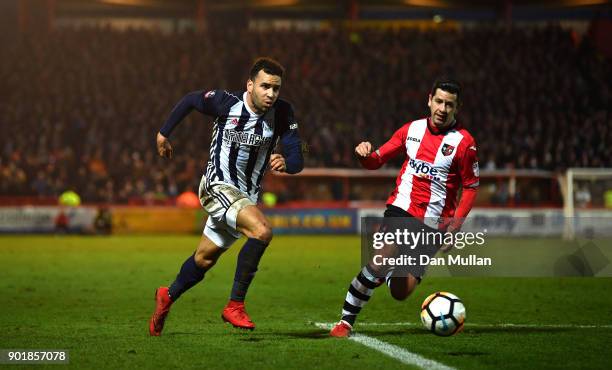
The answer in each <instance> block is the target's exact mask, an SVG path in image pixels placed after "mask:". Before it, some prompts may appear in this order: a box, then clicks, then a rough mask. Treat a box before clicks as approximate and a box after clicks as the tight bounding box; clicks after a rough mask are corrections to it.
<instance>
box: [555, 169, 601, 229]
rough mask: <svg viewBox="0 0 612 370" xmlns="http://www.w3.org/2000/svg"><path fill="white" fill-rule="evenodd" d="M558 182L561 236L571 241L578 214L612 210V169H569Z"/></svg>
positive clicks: (559, 177)
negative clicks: (563, 224) (562, 219)
mask: <svg viewBox="0 0 612 370" xmlns="http://www.w3.org/2000/svg"><path fill="white" fill-rule="evenodd" d="M558 181H559V187H560V189H561V195H562V197H563V215H564V217H565V227H564V233H563V236H564V238H565V239H568V240H573V239H575V237H576V217H577V216H578V212H584V211H589V210H591V211H597V210H602V209H612V168H569V169H568V170H567V171H566V172H565V173H564V174H561V175H559V176H558ZM610 224H611V225H612V219H611V222H610Z"/></svg>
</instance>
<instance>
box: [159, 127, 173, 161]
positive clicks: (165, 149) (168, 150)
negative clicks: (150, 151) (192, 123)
mask: <svg viewBox="0 0 612 370" xmlns="http://www.w3.org/2000/svg"><path fill="white" fill-rule="evenodd" d="M157 153H159V155H160V156H162V157H165V158H172V145H170V140H168V138H166V137H165V136H164V135H162V134H161V133H159V132H158V133H157Z"/></svg>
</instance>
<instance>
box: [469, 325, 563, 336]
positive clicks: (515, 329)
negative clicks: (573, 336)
mask: <svg viewBox="0 0 612 370" xmlns="http://www.w3.org/2000/svg"><path fill="white" fill-rule="evenodd" d="M572 330H573V329H572V328H524V327H523V328H521V327H511V326H510V327H490V328H466V329H465V330H464V331H463V332H464V333H465V334H468V335H470V334H488V333H517V334H537V333H563V332H568V331H572Z"/></svg>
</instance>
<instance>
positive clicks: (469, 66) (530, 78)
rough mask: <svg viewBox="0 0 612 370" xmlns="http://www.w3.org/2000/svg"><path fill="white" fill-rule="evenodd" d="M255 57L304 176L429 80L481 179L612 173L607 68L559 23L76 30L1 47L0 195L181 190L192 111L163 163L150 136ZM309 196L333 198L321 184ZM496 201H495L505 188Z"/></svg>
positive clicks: (340, 159)
mask: <svg viewBox="0 0 612 370" xmlns="http://www.w3.org/2000/svg"><path fill="white" fill-rule="evenodd" d="M227 45H232V47H231V48H228V47H227ZM220 50H222V51H223V52H220ZM259 55H270V56H272V57H274V58H276V59H278V60H279V61H281V62H282V63H283V64H284V65H285V66H286V67H287V74H286V77H285V78H284V80H283V89H282V91H281V95H282V96H283V97H284V98H286V99H287V100H289V101H291V102H292V103H293V104H294V107H295V110H296V117H297V119H298V122H299V123H300V130H301V134H302V137H303V138H304V140H305V141H306V142H307V143H308V145H309V154H308V156H307V157H306V165H307V166H309V167H321V166H324V167H358V163H357V161H355V159H354V157H353V148H354V146H355V145H356V144H357V143H358V142H360V141H362V140H363V139H366V138H367V139H369V140H370V141H372V142H373V143H374V145H380V144H382V143H383V142H384V141H385V140H386V139H388V138H389V137H390V136H391V135H392V133H393V132H394V131H395V130H396V129H398V128H399V127H400V126H401V125H402V124H403V123H405V121H406V120H407V119H409V118H414V117H419V116H425V115H426V114H427V105H426V102H427V101H426V99H427V94H428V92H429V88H430V85H431V83H432V82H433V80H434V79H435V77H437V76H438V75H441V74H452V75H455V76H456V77H457V78H458V79H459V80H460V81H462V82H463V85H464V90H465V96H464V102H465V104H464V105H463V107H462V108H461V112H460V114H459V117H460V119H461V120H463V121H464V122H465V124H466V126H467V127H468V128H469V129H470V131H471V132H473V133H474V135H475V136H476V139H477V142H478V144H479V151H480V158H481V161H482V162H483V163H482V165H483V168H487V169H504V168H539V169H548V170H561V169H564V168H566V167H570V166H593V167H604V166H605V167H612V124H611V120H612V117H611V112H610V109H609V107H610V105H611V103H612V102H611V100H610V99H611V93H610V81H612V64H611V62H610V60H609V59H605V58H601V57H599V56H598V55H596V54H595V52H594V51H593V50H591V49H590V48H589V47H588V45H586V44H582V45H577V44H575V42H574V40H573V39H572V34H571V32H570V31H567V30H563V29H562V28H560V27H558V26H549V27H544V28H497V27H491V26H479V27H473V28H466V29H464V30H462V31H428V32H420V31H417V30H408V29H402V30H363V31H359V33H358V34H352V35H349V33H347V32H345V31H343V30H340V29H330V30H327V31H308V32H298V31H285V32H256V31H252V30H237V29H230V30H227V29H223V30H217V29H211V30H210V31H209V32H208V33H205V34H196V33H193V32H190V31H186V32H183V33H171V34H165V33H161V32H159V31H150V30H126V31H116V30H112V29H110V28H87V27H83V28H80V29H78V30H75V29H69V28H64V29H57V30H55V31H54V32H50V33H47V34H37V35H21V36H20V38H19V39H17V40H14V42H12V43H10V44H8V45H3V48H2V49H0V57H1V58H0V87H1V88H0V101H2V104H0V117H2V128H3V132H4V134H5V136H4V137H5V141H4V142H3V143H2V144H1V145H2V146H1V147H0V191H1V192H2V194H3V195H40V196H45V195H51V196H57V195H59V193H60V192H61V191H62V190H63V189H66V188H74V189H75V190H76V191H77V192H78V193H79V194H80V195H81V196H82V198H83V200H84V201H85V202H119V203H127V202H129V201H130V199H134V198H140V199H147V200H148V201H149V202H163V201H164V200H165V199H166V198H167V197H174V196H176V195H177V193H178V191H177V189H185V188H188V189H193V190H196V189H197V185H198V183H199V177H200V176H201V173H202V171H203V170H204V167H205V164H206V161H207V159H208V153H207V152H206V148H207V147H208V142H209V140H210V135H211V127H212V124H211V120H210V119H208V118H204V117H203V116H201V115H198V114H194V115H191V116H190V117H189V118H188V119H186V120H185V122H183V123H182V126H183V127H182V128H179V129H178V130H176V132H175V134H174V135H173V142H174V144H175V148H176V151H175V158H173V159H172V160H171V161H166V160H162V159H161V158H158V157H157V156H156V154H155V147H154V144H155V141H154V138H155V133H156V132H157V130H158V129H159V128H160V127H161V125H162V123H163V121H164V120H165V118H166V117H167V115H168V113H169V112H170V110H171V109H172V107H173V104H174V103H176V101H178V100H179V99H180V98H181V96H182V94H183V93H184V92H185V91H190V90H197V89H212V88H224V89H228V90H232V91H242V90H243V89H244V85H245V81H246V78H247V76H245V75H243V73H242V72H243V71H244V70H245V66H248V65H249V64H250V62H251V61H252V59H253V58H255V57H256V56H259ZM322 56H324V58H323V57H322ZM401 160H402V158H399V159H397V160H396V161H395V162H393V163H392V164H391V165H398V164H399V163H401ZM290 190H292V191H297V190H298V189H297V188H296V189H290ZM313 191H314V192H315V193H317V194H319V196H321V197H323V198H324V199H337V198H338V195H337V194H336V193H337V191H336V189H335V188H332V189H329V188H327V187H325V186H323V185H321V186H318V187H314V188H313ZM275 192H276V191H275ZM277 194H279V201H281V200H282V199H285V198H287V199H291V198H293V197H294V194H289V193H287V194H285V192H278V193H277ZM297 194H299V195H300V196H302V195H303V197H305V198H308V197H312V196H313V194H310V195H308V194H303V193H297ZM355 196H358V194H356V195H355ZM497 196H498V198H499V201H503V199H504V198H506V197H507V194H506V189H501V188H500V189H499V191H498V195H497ZM352 197H353V196H351V198H352Z"/></svg>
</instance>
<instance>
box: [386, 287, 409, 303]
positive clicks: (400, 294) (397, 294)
mask: <svg viewBox="0 0 612 370" xmlns="http://www.w3.org/2000/svg"><path fill="white" fill-rule="evenodd" d="M410 293H412V292H410V291H407V290H406V291H396V290H393V289H391V297H393V299H395V300H396V301H405V300H406V298H408V297H409V296H410Z"/></svg>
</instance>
